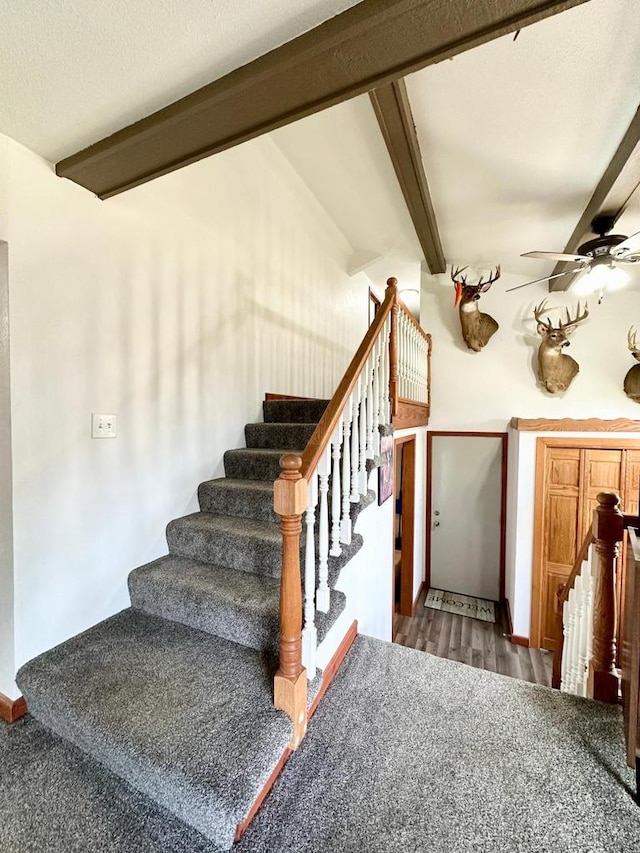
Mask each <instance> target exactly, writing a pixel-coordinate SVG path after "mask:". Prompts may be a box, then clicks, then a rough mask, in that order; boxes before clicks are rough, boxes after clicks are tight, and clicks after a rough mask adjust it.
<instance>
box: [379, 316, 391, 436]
mask: <svg viewBox="0 0 640 853" xmlns="http://www.w3.org/2000/svg"><path fill="white" fill-rule="evenodd" d="M390 331H391V315H389V316H388V317H387V319H386V320H385V322H384V332H383V336H382V352H381V354H380V356H381V357H380V361H381V364H382V371H381V373H380V421H381V423H382V425H383V426H388V425H389V422H390V420H391V411H390V406H389V380H390V378H391V374H390V371H389V333H390Z"/></svg>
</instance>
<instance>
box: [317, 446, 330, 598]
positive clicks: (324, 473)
mask: <svg viewBox="0 0 640 853" xmlns="http://www.w3.org/2000/svg"><path fill="white" fill-rule="evenodd" d="M330 467H331V445H330V444H329V445H327V449H326V450H325V452H324V453H323V454H322V457H321V459H320V462H319V463H318V477H319V479H320V518H319V520H318V526H319V532H318V589H317V592H316V608H317V609H318V610H320V612H321V613H327V612H328V610H329V607H330V604H331V592H330V590H329V585H328V580H329V508H328V502H327V492H328V491H329V469H330Z"/></svg>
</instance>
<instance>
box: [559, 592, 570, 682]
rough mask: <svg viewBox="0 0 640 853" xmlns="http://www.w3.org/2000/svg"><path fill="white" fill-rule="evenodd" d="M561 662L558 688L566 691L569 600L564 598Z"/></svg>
mask: <svg viewBox="0 0 640 853" xmlns="http://www.w3.org/2000/svg"><path fill="white" fill-rule="evenodd" d="M562 635H563V637H564V643H563V645H562V662H561V668H560V690H562V691H564V692H565V693H566V692H567V676H568V674H569V602H568V601H567V600H566V599H565V602H564V604H563V605H562Z"/></svg>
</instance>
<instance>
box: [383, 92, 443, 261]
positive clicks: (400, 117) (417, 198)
mask: <svg viewBox="0 0 640 853" xmlns="http://www.w3.org/2000/svg"><path fill="white" fill-rule="evenodd" d="M369 97H370V98H371V103H372V104H373V109H374V110H375V113H376V117H377V119H378V124H379V125H380V130H381V131H382V135H383V137H384V141H385V143H386V145H387V150H388V151H389V156H390V157H391V162H392V163H393V168H394V169H395V171H396V176H397V178H398V182H399V184H400V189H401V190H402V194H403V196H404V200H405V202H406V204H407V208H408V209H409V214H410V216H411V219H412V221H413V226H414V228H415V229H416V234H417V235H418V240H419V241H420V245H421V246H422V251H423V252H424V259H425V261H426V262H427V266H428V267H429V271H430V272H431V274H432V275H435V274H436V273H441V272H446V269H447V263H446V261H445V259H444V252H443V251H442V243H441V242H440V234H439V232H438V223H437V222H436V215H435V212H434V209H433V204H432V202H431V193H430V192H429V184H428V182H427V176H426V175H425V172H424V165H423V162H422V154H421V153H420V144H419V143H418V136H417V134H416V128H415V124H414V122H413V114H412V112H411V105H410V104H409V96H408V94H407V87H406V86H405V83H404V80H396V81H395V82H394V83H387V85H386V86H381V87H380V88H378V89H374V90H373V91H372V92H369Z"/></svg>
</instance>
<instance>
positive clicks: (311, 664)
mask: <svg viewBox="0 0 640 853" xmlns="http://www.w3.org/2000/svg"><path fill="white" fill-rule="evenodd" d="M317 502H318V475H317V472H314V473H313V474H312V475H311V478H310V480H309V485H308V489H307V512H306V514H305V523H306V528H307V538H306V542H305V556H304V627H303V629H302V665H303V666H304V667H305V668H306V670H307V678H308V679H309V680H311V679H312V678H315V675H316V648H317V642H318V632H317V630H316V626H315V592H316V555H315V536H314V525H315V507H316V504H317Z"/></svg>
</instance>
